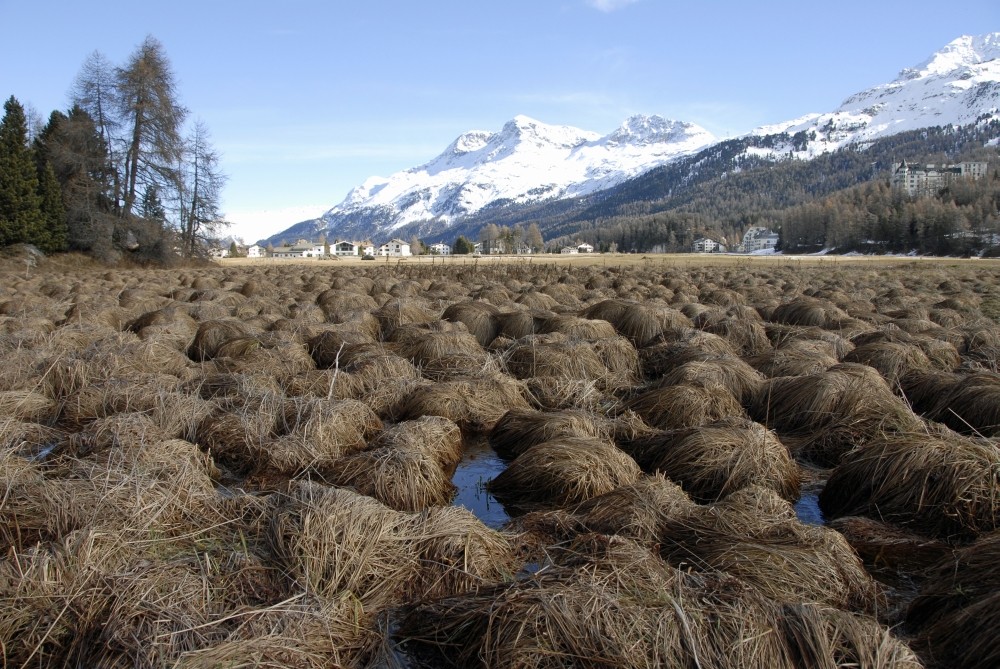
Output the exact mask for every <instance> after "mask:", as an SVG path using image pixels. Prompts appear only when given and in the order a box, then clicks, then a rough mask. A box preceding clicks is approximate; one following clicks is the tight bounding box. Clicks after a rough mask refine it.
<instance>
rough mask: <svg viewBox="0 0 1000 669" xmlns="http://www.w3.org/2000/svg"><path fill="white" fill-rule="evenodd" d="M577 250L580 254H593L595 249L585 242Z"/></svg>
mask: <svg viewBox="0 0 1000 669" xmlns="http://www.w3.org/2000/svg"><path fill="white" fill-rule="evenodd" d="M576 250H577V251H578V252H580V253H593V252H594V247H593V246H591V245H590V244H587V243H586V242H584V243H583V244H579V245H578V246H577V247H576Z"/></svg>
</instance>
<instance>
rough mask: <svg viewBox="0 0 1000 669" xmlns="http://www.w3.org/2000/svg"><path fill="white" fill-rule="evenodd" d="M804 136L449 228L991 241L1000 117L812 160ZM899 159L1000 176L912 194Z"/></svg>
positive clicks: (669, 244) (551, 238)
mask: <svg viewBox="0 0 1000 669" xmlns="http://www.w3.org/2000/svg"><path fill="white" fill-rule="evenodd" d="M800 135H802V136H800ZM800 135H787V134H777V135H768V136H762V137H758V136H748V137H742V138H738V139H733V140H727V141H725V142H722V143H720V144H717V145H715V146H712V147H710V148H708V149H705V150H704V151H701V152H699V153H697V154H696V155H694V156H691V157H689V158H685V159H682V160H679V161H677V162H675V163H672V164H670V165H668V166H665V167H662V168H658V169H656V170H653V171H652V172H649V173H647V174H645V175H643V176H641V177H639V178H636V179H634V180H632V181H629V182H627V183H625V184H623V185H621V186H619V187H617V188H614V189H610V190H608V191H604V192H602V193H599V194H596V195H593V196H590V197H588V198H585V199H577V200H563V201H559V202H554V203H549V204H545V205H538V206H534V207H525V208H513V207H510V206H505V205H504V204H503V203H498V204H497V205H495V206H493V207H491V208H490V209H489V210H486V211H484V212H483V213H481V214H480V215H479V216H477V217H475V218H474V219H470V220H468V221H466V222H465V223H463V224H462V225H461V226H460V227H458V228H455V229H454V230H452V231H451V233H452V234H463V235H465V236H467V237H470V238H477V237H478V236H479V233H480V230H483V229H485V228H486V227H487V226H488V225H490V224H492V225H496V226H500V227H501V228H502V227H504V226H521V227H526V226H527V225H528V224H530V223H537V225H538V226H539V228H540V229H541V231H542V233H543V235H544V236H545V238H546V240H548V241H547V242H546V244H547V246H548V247H550V248H553V247H558V246H562V245H564V244H568V243H572V242H576V241H577V240H579V241H585V242H588V243H590V244H593V245H594V246H595V248H597V249H608V248H612V247H613V248H617V249H618V250H620V251H638V252H645V251H651V250H660V251H686V250H689V249H690V245H691V242H693V241H694V240H695V239H697V238H698V237H706V236H707V237H711V238H714V239H716V240H719V241H724V242H726V243H728V244H733V243H735V242H737V241H739V240H740V239H741V238H742V236H743V233H744V232H745V231H746V229H747V228H748V227H750V226H753V225H763V226H767V227H771V228H773V229H775V230H777V231H779V232H780V233H781V235H782V242H783V247H784V249H785V250H787V251H793V252H796V251H814V250H818V249H821V248H832V247H835V248H836V249H837V250H838V251H850V250H866V251H872V250H876V251H892V252H901V251H909V250H915V251H917V252H928V253H932V252H933V253H965V252H971V251H976V250H982V247H983V246H984V244H985V245H988V244H989V243H990V242H991V238H990V237H989V236H988V235H987V233H991V232H994V231H996V228H997V227H998V222H997V206H998V199H997V193H996V190H997V188H998V185H997V183H996V180H995V179H994V178H992V177H993V175H995V173H996V171H997V170H998V169H1000V154H998V149H997V141H998V138H1000V122H997V121H990V122H982V123H979V124H976V125H972V126H967V127H962V128H955V127H952V126H947V127H935V128H927V129H924V130H920V131H912V132H906V133H901V134H898V135H894V136H891V137H887V138H883V139H879V140H876V141H873V142H870V143H867V144H864V145H852V146H849V147H846V148H843V149H841V150H838V151H834V152H831V153H826V154H822V155H820V156H818V157H816V158H814V159H812V160H800V159H796V158H792V157H790V156H791V155H794V152H795V151H798V150H801V148H802V147H803V146H804V145H805V143H807V142H808V141H809V140H810V139H811V138H810V137H808V136H805V135H803V134H801V133H800ZM783 150H784V151H787V153H782V152H781V151H783ZM762 154H763V155H762ZM774 156H778V158H775V157H774ZM899 160H908V161H917V162H921V163H936V164H941V163H952V162H957V161H961V160H985V161H988V162H989V163H990V174H991V178H990V179H988V180H986V181H985V182H981V183H978V184H975V185H968V186H962V187H956V188H953V189H951V192H946V193H942V194H941V195H940V197H938V198H932V199H927V198H924V199H919V200H914V199H912V198H906V197H903V196H900V195H897V194H893V193H891V192H890V191H889V187H888V183H889V174H890V168H891V166H892V164H893V163H894V162H898V161H899ZM415 231H417V232H418V231H419V230H415Z"/></svg>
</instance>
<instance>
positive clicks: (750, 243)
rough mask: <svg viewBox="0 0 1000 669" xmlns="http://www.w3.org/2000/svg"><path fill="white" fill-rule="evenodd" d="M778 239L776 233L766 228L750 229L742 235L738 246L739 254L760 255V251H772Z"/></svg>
mask: <svg viewBox="0 0 1000 669" xmlns="http://www.w3.org/2000/svg"><path fill="white" fill-rule="evenodd" d="M779 240H780V237H779V235H778V233H777V232H772V231H771V230H769V229H768V228H762V227H756V226H755V227H751V228H748V229H747V231H746V232H745V233H743V241H742V242H740V244H739V250H740V252H741V253H760V252H761V251H774V250H775V248H776V247H777V246H778V241H779Z"/></svg>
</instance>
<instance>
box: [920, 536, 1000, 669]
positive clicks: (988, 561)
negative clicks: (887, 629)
mask: <svg viewBox="0 0 1000 669" xmlns="http://www.w3.org/2000/svg"><path fill="white" fill-rule="evenodd" d="M998 558H1000V534H997V533H996V532H993V533H990V534H988V535H985V536H983V537H982V538H980V539H979V540H978V541H976V542H975V543H973V544H971V545H969V546H967V547H965V548H962V549H961V550H959V551H956V552H955V553H954V555H948V556H946V557H944V558H943V559H942V560H941V561H940V562H938V563H937V564H936V565H934V566H933V567H932V568H931V569H929V570H928V571H927V572H926V574H925V580H924V584H923V586H922V587H921V588H920V591H919V593H918V595H917V597H916V598H915V599H914V600H913V602H912V603H911V604H910V607H909V610H908V611H907V614H906V623H907V626H908V627H909V628H910V630H911V631H914V632H916V644H915V645H916V646H917V647H918V648H919V649H920V650H922V651H923V652H924V653H925V655H926V657H928V658H929V659H930V660H931V661H930V662H929V663H928V664H929V666H940V667H946V666H948V667H977V668H980V667H981V668H983V669H985V668H986V667H992V666H996V664H997V662H1000V645H998V643H997V636H996V635H995V634H991V633H989V632H988V630H993V629H995V626H996V625H997V623H998V621H1000V618H998V616H1000V570H998V568H997V565H998V564H1000V561H998Z"/></svg>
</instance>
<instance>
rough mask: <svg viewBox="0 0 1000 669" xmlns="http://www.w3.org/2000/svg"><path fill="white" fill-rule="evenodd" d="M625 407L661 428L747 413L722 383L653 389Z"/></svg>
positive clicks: (677, 427)
mask: <svg viewBox="0 0 1000 669" xmlns="http://www.w3.org/2000/svg"><path fill="white" fill-rule="evenodd" d="M626 406H627V407H628V408H629V409H631V410H632V411H635V412H636V413H637V414H639V415H640V416H642V418H643V420H645V421H646V422H647V423H649V425H651V426H652V427H655V428H658V429H660V430H675V429H679V428H685V427H694V426H697V425H704V424H706V423H711V422H714V421H717V420H722V419H723V418H734V417H741V416H744V415H745V414H744V412H743V407H742V406H740V403H739V400H737V399H736V398H735V397H734V396H733V394H732V393H731V392H730V391H729V390H728V389H727V388H725V387H723V386H720V385H698V386H692V385H688V384H679V385H674V386H667V387H665V388H654V389H653V390H648V391H646V392H644V393H642V394H641V395H639V396H637V397H635V398H634V399H632V400H630V401H629V402H628V403H627V405H626Z"/></svg>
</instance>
